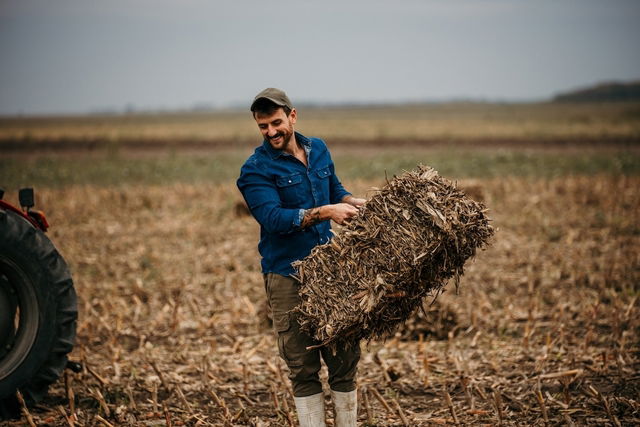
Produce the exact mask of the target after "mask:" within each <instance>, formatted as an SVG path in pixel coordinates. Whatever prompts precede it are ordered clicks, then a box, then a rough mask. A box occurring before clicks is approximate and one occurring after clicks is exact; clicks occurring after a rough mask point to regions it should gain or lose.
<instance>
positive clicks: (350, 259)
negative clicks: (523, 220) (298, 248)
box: [294, 166, 494, 346]
mask: <svg viewBox="0 0 640 427" xmlns="http://www.w3.org/2000/svg"><path fill="white" fill-rule="evenodd" d="M489 221H490V220H489V218H488V217H487V216H486V209H485V207H484V206H483V205H482V204H481V203H479V202H476V201H474V200H472V199H471V198H469V197H467V196H466V195H465V193H464V192H463V191H461V190H460V189H458V188H456V186H455V185H454V184H453V183H452V182H451V181H449V180H447V179H445V178H443V177H441V176H439V175H438V173H437V172H436V171H435V170H434V169H432V168H430V167H428V166H419V167H418V168H417V169H416V170H414V171H410V172H405V173H404V174H402V175H400V176H397V177H395V178H394V179H393V180H391V181H390V182H388V183H387V185H385V186H384V188H382V189H380V190H378V191H377V192H376V194H374V195H373V196H372V197H371V198H370V200H368V201H367V203H366V204H365V205H364V206H363V207H362V208H361V211H360V213H359V214H358V216H357V217H355V218H354V219H353V220H352V221H350V222H349V223H348V224H347V225H345V226H344V227H343V228H342V230H341V231H340V233H338V234H337V235H336V236H335V237H334V238H333V239H332V241H331V242H330V243H327V244H325V245H321V246H318V247H316V248H314V249H313V251H312V252H311V254H310V255H309V256H308V257H306V258H305V259H303V260H301V261H299V262H297V263H295V264H294V266H296V268H297V271H298V278H299V279H300V280H301V282H302V283H303V285H302V286H301V288H300V291H299V292H300V296H301V300H302V302H301V304H300V305H299V306H298V307H297V308H296V309H295V311H296V312H297V313H298V315H299V322H300V324H301V326H302V328H303V329H304V330H306V331H308V332H309V333H311V334H313V336H314V338H315V339H316V340H318V342H319V343H321V344H322V345H330V346H335V345H336V344H338V343H340V342H346V343H349V342H353V341H356V340H359V339H366V340H371V339H375V338H384V337H387V336H389V335H390V334H391V333H392V332H394V331H395V330H396V329H397V328H398V327H399V326H400V325H401V324H402V323H403V322H404V321H405V320H407V319H408V318H409V317H410V316H411V314H412V313H413V312H414V311H415V310H416V309H417V308H418V307H420V306H421V305H422V302H423V299H424V298H425V297H427V296H433V297H434V298H435V297H437V295H438V294H439V293H440V292H441V291H442V290H443V288H444V286H445V285H446V284H447V282H448V281H449V279H451V278H454V279H455V282H456V287H457V285H458V282H459V278H460V276H461V275H462V274H463V269H464V264H465V262H466V261H467V260H468V259H469V258H470V257H472V256H474V255H475V253H476V250H477V249H478V248H482V247H484V246H485V245H486V244H487V242H488V240H489V239H490V238H491V236H492V235H493V233H494V231H493V228H492V227H491V225H490V224H489Z"/></svg>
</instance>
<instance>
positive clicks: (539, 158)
mask: <svg viewBox="0 0 640 427" xmlns="http://www.w3.org/2000/svg"><path fill="white" fill-rule="evenodd" d="M333 154H334V156H333V157H334V162H335V164H336V170H337V171H338V174H339V176H340V178H341V179H343V180H352V179H383V177H384V176H385V174H386V176H388V177H389V178H391V177H392V176H393V175H395V174H399V173H401V172H402V171H404V170H411V169H413V168H415V166H416V165H417V164H418V163H423V164H426V165H429V166H432V167H434V168H435V169H436V170H438V171H439V172H440V174H441V175H442V176H445V177H447V178H450V179H453V180H455V179H461V178H494V177H501V176H517V177H531V178H554V177H562V176H569V175H594V174H608V175H638V174H640V153H639V152H637V151H614V150H611V151H608V150H593V151H570V152H569V151H553V150H529V151H525V150H510V149H462V150H450V149H422V150H421V149H406V150H397V151H392V150H390V149H374V150H363V151H362V152H359V151H354V150H345V151H341V150H335V151H334V153H333ZM247 156H248V152H247V151H246V150H237V151H225V152H216V151H211V152H203V153H199V154H194V153H189V154H186V153H169V152H167V153H164V154H154V155H146V156H135V157H132V156H127V155H126V154H125V153H110V154H91V155H72V156H57V155H52V156H46V157H45V156H34V157H26V156H23V157H20V156H17V157H8V158H0V188H4V189H5V190H15V189H17V188H20V187H24V186H34V187H40V188H46V187H50V188H61V187H67V186H76V185H96V186H120V185H129V184H136V185H164V184H171V183H197V182H213V183H219V182H225V181H230V180H235V179H236V178H237V176H238V174H239V170H240V166H241V165H242V163H243V162H244V160H245V159H246V157H247Z"/></svg>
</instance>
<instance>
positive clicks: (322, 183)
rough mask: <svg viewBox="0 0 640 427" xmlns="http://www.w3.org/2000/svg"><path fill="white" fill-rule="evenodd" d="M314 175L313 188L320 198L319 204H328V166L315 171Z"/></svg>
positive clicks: (329, 170)
mask: <svg viewBox="0 0 640 427" xmlns="http://www.w3.org/2000/svg"><path fill="white" fill-rule="evenodd" d="M314 175H315V176H314V183H313V186H314V188H315V189H316V192H317V194H318V196H319V198H320V200H319V201H320V203H321V204H326V203H329V199H330V197H329V196H330V194H329V177H330V176H331V169H330V168H329V166H327V167H324V168H320V169H318V170H316V171H315V173H314Z"/></svg>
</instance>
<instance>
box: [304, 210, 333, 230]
mask: <svg viewBox="0 0 640 427" xmlns="http://www.w3.org/2000/svg"><path fill="white" fill-rule="evenodd" d="M325 208H326V206H319V207H317V208H311V209H305V211H304V216H303V217H302V222H301V223H300V228H307V227H311V226H312V225H316V224H318V223H319V222H322V221H326V220H328V219H330V218H331V217H330V216H327V215H326V209H325Z"/></svg>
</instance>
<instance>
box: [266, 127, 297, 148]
mask: <svg viewBox="0 0 640 427" xmlns="http://www.w3.org/2000/svg"><path fill="white" fill-rule="evenodd" d="M280 136H281V137H282V146H281V147H280V148H278V150H286V149H287V147H289V144H290V143H291V139H292V138H293V129H288V130H287V131H286V132H284V131H283V132H278V133H277V134H275V135H274V136H272V137H267V138H268V140H269V143H271V140H273V139H277V138H278V137H280ZM271 146H273V143H271ZM274 148H275V147H274Z"/></svg>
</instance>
